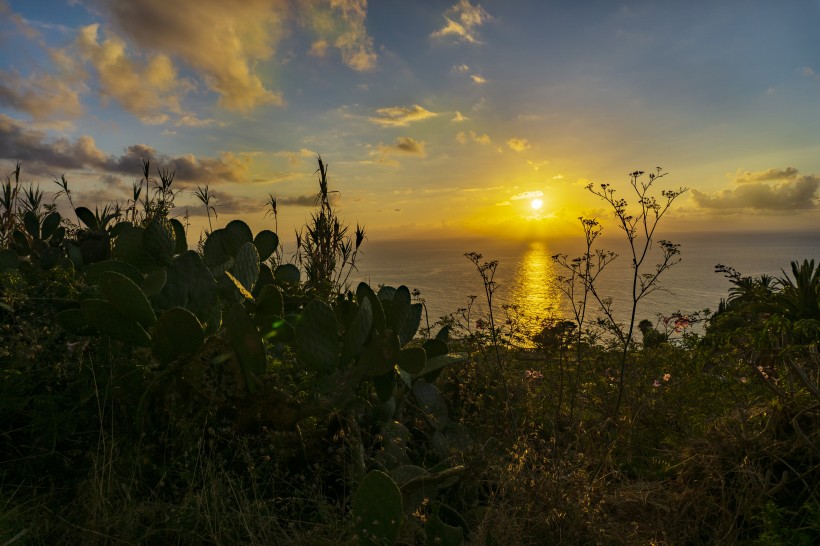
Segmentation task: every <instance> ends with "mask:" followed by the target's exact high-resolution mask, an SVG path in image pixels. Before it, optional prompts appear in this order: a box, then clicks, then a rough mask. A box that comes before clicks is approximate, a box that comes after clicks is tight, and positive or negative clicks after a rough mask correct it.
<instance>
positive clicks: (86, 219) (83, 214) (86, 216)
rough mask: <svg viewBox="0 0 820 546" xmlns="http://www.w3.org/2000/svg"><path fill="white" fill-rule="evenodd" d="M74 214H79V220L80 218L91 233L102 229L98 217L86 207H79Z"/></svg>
mask: <svg viewBox="0 0 820 546" xmlns="http://www.w3.org/2000/svg"><path fill="white" fill-rule="evenodd" d="M74 212H75V213H76V214H77V218H79V219H80V221H81V222H82V223H83V224H85V225H86V226H87V227H88V229H90V230H91V231H98V230H99V229H100V224H99V223H98V222H97V217H96V216H95V215H94V213H93V212H91V211H90V210H89V209H87V208H85V207H77V208H76V209H74Z"/></svg>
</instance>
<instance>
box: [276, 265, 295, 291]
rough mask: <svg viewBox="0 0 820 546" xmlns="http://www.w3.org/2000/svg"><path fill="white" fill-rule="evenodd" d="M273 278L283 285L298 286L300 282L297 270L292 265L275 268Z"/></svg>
mask: <svg viewBox="0 0 820 546" xmlns="http://www.w3.org/2000/svg"><path fill="white" fill-rule="evenodd" d="M273 278H274V279H276V280H277V281H278V282H280V283H283V284H290V285H294V286H295V285H298V284H299V281H300V280H301V274H300V273H299V268H298V267H296V266H295V265H293V264H282V265H280V266H279V267H277V268H276V271H274V273H273Z"/></svg>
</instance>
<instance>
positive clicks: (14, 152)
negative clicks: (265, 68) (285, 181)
mask: <svg viewBox="0 0 820 546" xmlns="http://www.w3.org/2000/svg"><path fill="white" fill-rule="evenodd" d="M143 158H146V159H149V160H150V161H151V163H152V165H156V166H161V167H162V168H165V169H170V170H172V171H175V172H176V178H177V179H178V180H180V181H185V182H194V183H207V184H214V183H219V182H244V181H246V180H247V177H248V171H249V169H250V162H251V160H250V157H249V156H246V155H243V154H234V153H231V152H223V153H222V154H220V156H219V157H218V158H217V157H196V156H194V155H193V154H186V155H181V156H174V157H172V156H167V155H163V154H159V153H157V151H156V150H155V149H154V148H152V147H150V146H147V145H145V144H133V145H131V146H128V147H127V148H126V149H125V150H124V151H123V153H122V154H121V155H119V156H115V155H107V154H105V153H104V152H102V151H101V150H100V149H99V148H98V147H97V143H96V142H95V141H94V139H93V138H92V137H90V136H87V135H83V136H80V137H78V138H77V139H75V140H73V141H72V140H69V139H66V138H58V139H54V140H47V138H46V135H45V133H43V132H41V131H33V130H29V129H26V128H24V127H23V126H22V125H21V124H19V123H18V122H16V121H15V120H13V119H12V118H10V117H8V116H5V115H2V114H0V160H10V161H22V162H23V163H25V164H26V167H27V169H26V170H27V171H28V172H32V173H34V174H50V175H53V174H55V172H59V171H70V170H81V169H94V170H96V171H98V172H101V173H109V174H128V175H135V174H138V173H139V172H140V170H141V168H142V160H143Z"/></svg>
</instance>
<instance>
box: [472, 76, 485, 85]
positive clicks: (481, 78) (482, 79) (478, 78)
mask: <svg viewBox="0 0 820 546" xmlns="http://www.w3.org/2000/svg"><path fill="white" fill-rule="evenodd" d="M470 79H471V80H473V83H475V84H477V85H481V84H484V83H487V79H486V78H485V77H484V76H482V75H480V74H470Z"/></svg>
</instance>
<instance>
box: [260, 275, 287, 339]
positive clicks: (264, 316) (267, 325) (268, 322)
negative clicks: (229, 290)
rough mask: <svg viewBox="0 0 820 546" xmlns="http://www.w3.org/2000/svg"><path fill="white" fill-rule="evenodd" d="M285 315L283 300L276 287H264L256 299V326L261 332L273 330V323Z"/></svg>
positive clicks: (270, 285) (280, 292)
mask: <svg viewBox="0 0 820 546" xmlns="http://www.w3.org/2000/svg"><path fill="white" fill-rule="evenodd" d="M284 314H285V304H284V298H283V297H282V291H281V290H279V287H278V286H274V285H272V284H269V285H267V286H265V287H264V288H263V289H262V291H261V292H260V293H259V295H258V296H257V297H256V313H255V318H256V324H257V326H259V328H260V329H261V330H262V331H263V332H267V331H269V330H270V329H271V328H273V324H274V322H276V321H277V320H279V319H281V318H282V317H283V316H284Z"/></svg>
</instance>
